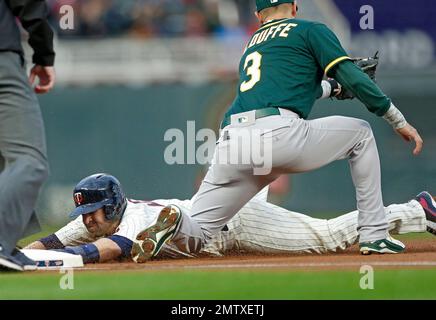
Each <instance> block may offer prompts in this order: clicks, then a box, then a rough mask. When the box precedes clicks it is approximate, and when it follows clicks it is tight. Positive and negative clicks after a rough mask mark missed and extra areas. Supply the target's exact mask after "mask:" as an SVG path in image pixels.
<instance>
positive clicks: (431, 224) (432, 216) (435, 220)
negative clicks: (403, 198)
mask: <svg viewBox="0 0 436 320" xmlns="http://www.w3.org/2000/svg"><path fill="white" fill-rule="evenodd" d="M415 199H416V201H418V202H419V204H420V205H421V206H422V208H423V209H424V212H425V217H426V218H427V231H428V232H430V233H433V234H434V235H436V202H435V198H433V197H432V196H431V194H430V193H428V192H427V191H423V192H421V193H420V194H418V195H417V196H416V198H415Z"/></svg>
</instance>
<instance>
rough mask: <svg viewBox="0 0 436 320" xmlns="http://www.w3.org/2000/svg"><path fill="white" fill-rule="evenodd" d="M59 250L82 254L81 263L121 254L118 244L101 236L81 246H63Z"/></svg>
mask: <svg viewBox="0 0 436 320" xmlns="http://www.w3.org/2000/svg"><path fill="white" fill-rule="evenodd" d="M61 251H64V252H67V253H71V254H77V255H80V256H82V258H83V263H96V262H107V261H111V260H115V259H118V258H120V257H121V256H122V255H123V251H122V250H121V248H120V246H119V245H118V244H117V243H115V242H114V241H113V240H111V239H108V238H102V239H99V240H97V241H95V242H93V243H89V244H85V245H81V246H75V247H65V248H64V249H63V250H61ZM129 254H130V251H129Z"/></svg>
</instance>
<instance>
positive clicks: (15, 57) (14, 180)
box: [0, 0, 55, 271]
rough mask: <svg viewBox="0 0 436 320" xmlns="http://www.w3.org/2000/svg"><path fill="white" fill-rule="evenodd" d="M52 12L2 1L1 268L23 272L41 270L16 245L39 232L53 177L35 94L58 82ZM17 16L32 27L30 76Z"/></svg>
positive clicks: (38, 4) (26, 0)
mask: <svg viewBox="0 0 436 320" xmlns="http://www.w3.org/2000/svg"><path fill="white" fill-rule="evenodd" d="M47 15H48V8H47V4H46V3H45V1H44V0H0V267H3V268H7V269H12V270H18V271H22V270H29V269H34V268H36V266H35V264H34V262H33V261H31V260H30V259H28V258H27V257H26V256H24V255H23V254H22V253H21V252H20V251H18V250H17V249H16V248H15V246H16V243H17V241H18V240H19V239H20V238H22V237H24V236H26V235H28V234H30V233H33V232H36V231H38V230H39V223H38V220H37V218H36V215H35V211H34V207H35V203H36V200H37V197H38V193H39V190H40V188H41V186H42V184H43V183H44V181H45V180H46V178H47V176H48V161H47V155H46V144H45V133H44V124H43V120H42V117H41V111H40V108H39V104H38V100H37V98H36V95H35V92H36V93H38V94H41V93H46V92H48V91H50V90H51V89H52V88H53V85H54V82H55V72H54V67H53V65H54V58H55V53H54V50H53V31H52V29H51V27H50V26H49V24H48V23H47ZM16 18H18V20H19V21H20V22H21V24H22V26H23V27H24V29H26V30H27V31H28V33H29V44H30V46H31V47H32V49H33V52H34V54H33V57H32V60H33V63H34V66H33V68H32V69H31V72H30V75H29V77H27V75H26V68H25V62H24V53H23V49H22V47H21V37H20V30H19V28H18V25H17V22H16V20H17V19H16ZM37 78H38V79H39V81H38V83H37V84H35V85H34V82H35V80H36V79H37ZM32 87H33V88H32Z"/></svg>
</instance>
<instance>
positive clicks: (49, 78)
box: [29, 64, 55, 94]
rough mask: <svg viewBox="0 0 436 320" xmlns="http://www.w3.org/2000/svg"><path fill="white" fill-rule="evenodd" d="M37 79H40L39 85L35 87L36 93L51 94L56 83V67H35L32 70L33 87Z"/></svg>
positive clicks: (30, 76) (30, 78)
mask: <svg viewBox="0 0 436 320" xmlns="http://www.w3.org/2000/svg"><path fill="white" fill-rule="evenodd" d="M36 77H38V79H39V83H38V84H37V85H36V86H35V88H34V91H35V92H36V93H39V94H41V93H47V92H49V91H50V90H51V89H52V88H53V86H54V83H55V70H54V67H47V66H41V65H37V64H36V65H34V66H33V68H32V69H31V70H30V75H29V82H30V85H33V83H34V82H35V79H36Z"/></svg>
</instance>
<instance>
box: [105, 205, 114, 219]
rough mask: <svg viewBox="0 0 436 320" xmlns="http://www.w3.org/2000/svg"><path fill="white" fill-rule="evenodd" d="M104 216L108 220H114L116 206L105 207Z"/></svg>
mask: <svg viewBox="0 0 436 320" xmlns="http://www.w3.org/2000/svg"><path fill="white" fill-rule="evenodd" d="M104 214H105V217H106V219H107V220H112V219H113V218H114V206H113V205H111V204H109V205H105V206H104Z"/></svg>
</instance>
